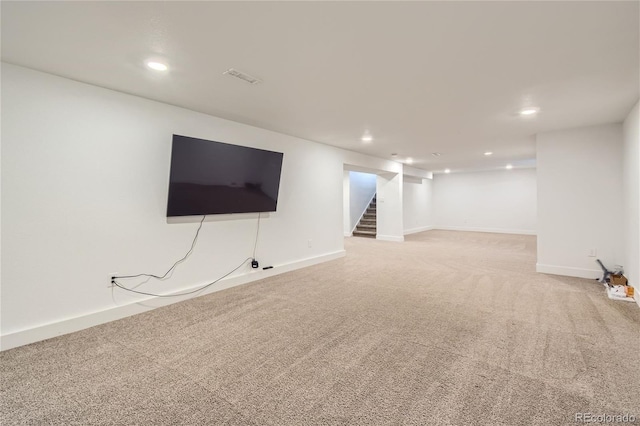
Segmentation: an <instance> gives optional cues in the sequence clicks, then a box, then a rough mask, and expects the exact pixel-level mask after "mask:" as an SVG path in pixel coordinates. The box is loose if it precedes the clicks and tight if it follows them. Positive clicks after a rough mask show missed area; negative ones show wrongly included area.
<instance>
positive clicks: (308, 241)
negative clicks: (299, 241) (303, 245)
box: [307, 240, 313, 248]
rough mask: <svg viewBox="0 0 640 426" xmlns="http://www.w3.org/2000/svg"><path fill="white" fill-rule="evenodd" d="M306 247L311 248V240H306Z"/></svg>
mask: <svg viewBox="0 0 640 426" xmlns="http://www.w3.org/2000/svg"><path fill="white" fill-rule="evenodd" d="M307 246H308V247H309V248H311V247H313V240H307Z"/></svg>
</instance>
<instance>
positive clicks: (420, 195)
mask: <svg viewBox="0 0 640 426" xmlns="http://www.w3.org/2000/svg"><path fill="white" fill-rule="evenodd" d="M402 188H403V194H402V213H403V216H402V222H403V226H404V234H405V235H407V234H413V233H415V232H422V231H427V230H429V229H433V226H434V219H433V179H426V178H416V177H413V176H406V175H405V176H404V177H403V183H402Z"/></svg>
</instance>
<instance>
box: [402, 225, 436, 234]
mask: <svg viewBox="0 0 640 426" xmlns="http://www.w3.org/2000/svg"><path fill="white" fill-rule="evenodd" d="M432 229H434V227H433V226H421V227H419V228H411V229H405V230H404V235H409V234H416V233H418V232H424V231H431V230H432Z"/></svg>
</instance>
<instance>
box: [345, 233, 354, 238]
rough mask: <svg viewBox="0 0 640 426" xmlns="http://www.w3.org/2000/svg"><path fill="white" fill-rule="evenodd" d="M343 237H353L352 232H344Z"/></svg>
mask: <svg viewBox="0 0 640 426" xmlns="http://www.w3.org/2000/svg"><path fill="white" fill-rule="evenodd" d="M344 236H345V237H353V233H352V232H345V233H344Z"/></svg>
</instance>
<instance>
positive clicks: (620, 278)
mask: <svg viewBox="0 0 640 426" xmlns="http://www.w3.org/2000/svg"><path fill="white" fill-rule="evenodd" d="M609 282H610V283H611V285H627V277H625V276H624V275H621V274H611V276H610V277H609Z"/></svg>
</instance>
